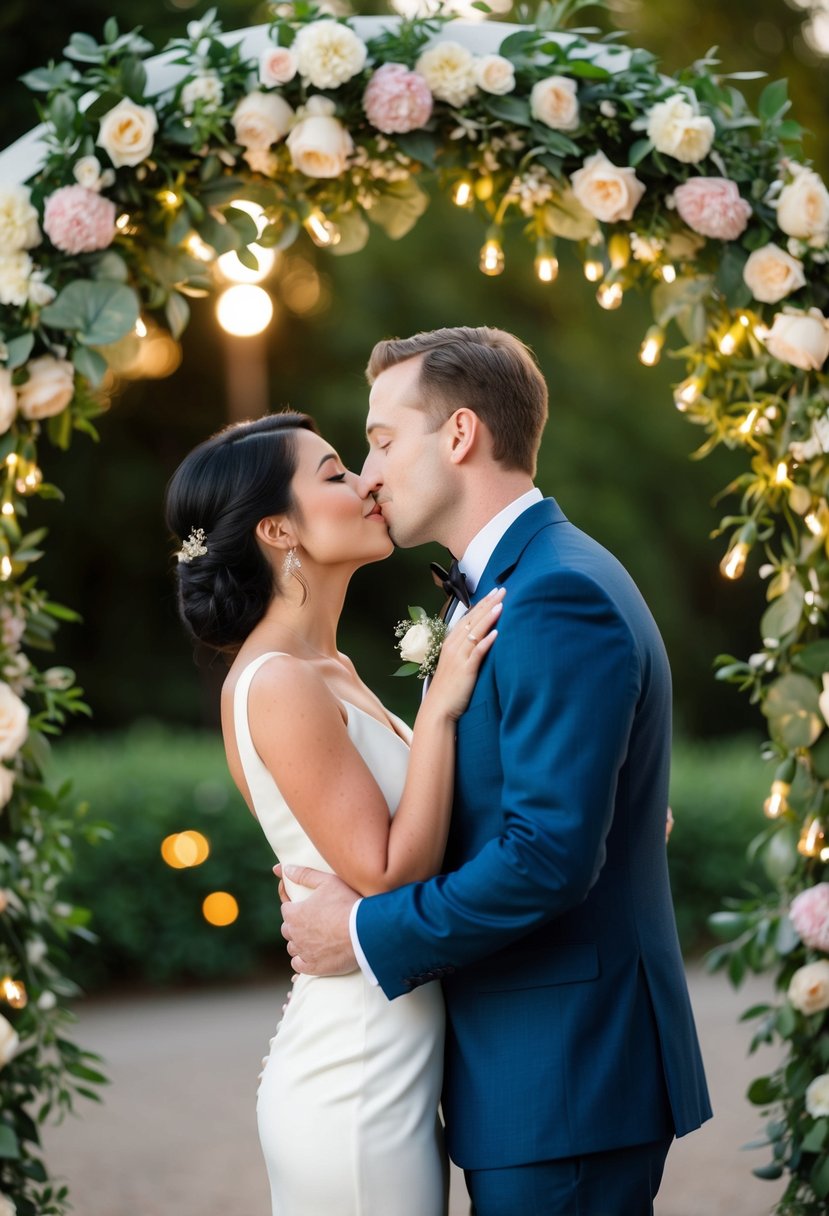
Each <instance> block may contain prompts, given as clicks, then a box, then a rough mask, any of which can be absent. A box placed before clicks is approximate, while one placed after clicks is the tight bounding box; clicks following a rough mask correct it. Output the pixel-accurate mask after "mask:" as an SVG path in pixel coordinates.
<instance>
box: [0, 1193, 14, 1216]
mask: <svg viewBox="0 0 829 1216" xmlns="http://www.w3.org/2000/svg"><path fill="white" fill-rule="evenodd" d="M0 1216H17V1204H16V1203H15V1202H14V1200H13V1199H9V1197H8V1195H4V1194H2V1192H0Z"/></svg>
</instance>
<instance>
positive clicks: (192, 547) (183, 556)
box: [176, 528, 207, 562]
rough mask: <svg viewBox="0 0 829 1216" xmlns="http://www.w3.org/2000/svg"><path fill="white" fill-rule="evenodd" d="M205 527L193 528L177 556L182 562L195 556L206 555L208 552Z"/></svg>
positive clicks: (188, 560)
mask: <svg viewBox="0 0 829 1216" xmlns="http://www.w3.org/2000/svg"><path fill="white" fill-rule="evenodd" d="M204 542H205V535H204V528H191V529H190V535H189V536H188V537H187V539H186V540H185V542H184V544H183V545H182V546H181V548H180V549H179V551H178V553H177V554H176V557H177V558H178V560H179V561H180V562H191V561H192V560H193V558H194V557H204V555H205V553H206V552H207V545H206V544H205V543H204Z"/></svg>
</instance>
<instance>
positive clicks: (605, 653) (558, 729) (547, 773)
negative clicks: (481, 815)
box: [357, 571, 640, 998]
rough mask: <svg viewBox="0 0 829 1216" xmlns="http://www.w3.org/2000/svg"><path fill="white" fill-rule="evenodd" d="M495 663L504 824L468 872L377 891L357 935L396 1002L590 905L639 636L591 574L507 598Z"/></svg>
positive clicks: (624, 741)
mask: <svg viewBox="0 0 829 1216" xmlns="http://www.w3.org/2000/svg"><path fill="white" fill-rule="evenodd" d="M490 661H492V662H494V663H495V665H496V671H495V681H496V686H497V691H498V697H499V700H500V714H501V718H500V725H499V737H498V741H497V745H498V746H499V748H500V753H501V764H502V770H503V794H502V813H503V818H502V831H501V834H500V835H499V836H497V837H496V838H494V839H492V840H490V841H489V842H488V843H487V844H486V845H485V846H484V847H483V848H482V849H481V851H480V852H479V853H478V854H477V856H475V857H474V858H472V859H471V860H470V861H468V862H466V864H464V865H463V866H461V868H460V869H458V870H455V871H453V872H452V873H449V874H444V875H439V876H437V877H435V878H432V879H429V880H428V881H426V882H421V883H412V884H409V885H408V886H405V887H401V888H399V889H398V890H396V891H391V892H388V893H386V894H382V895H377V896H372V897H371V898H369V899H364V900H363V901H362V903H361V904H360V908H359V911H358V916H357V933H358V936H359V940H360V943H361V946H362V949H363V951H364V952H365V955H366V957H367V959H368V961H369V963H370V965H371V968H372V970H373V971H374V972H375V974H376V976H377V978H378V980H379V983H380V986H381V987H382V988H383V990H384V992H385V993H386V995H387V996H388V997H390V998H391V997H395V996H398V995H400V994H401V993H403V992H406V991H409V990H410V989H411V988H414V987H417V986H418V985H419V984H421V983H424V982H427V981H428V980H432V979H438V978H441V977H442V976H444V975H447V974H449V973H451V972H452V971H454V970H456V969H457V968H459V967H463V966H465V965H466V964H468V963H472V962H475V961H477V960H478V959H481V958H483V957H484V956H486V955H488V954H491V953H493V952H495V951H497V950H499V949H502V948H503V947H505V946H507V945H509V944H510V943H511V942H513V941H515V940H517V939H518V938H520V937H523V936H524V935H525V934H527V933H529V932H531V931H532V930H533V929H535V928H538V927H539V926H540V925H542V924H543V923H545V922H547V921H550V920H552V919H553V918H554V917H556V916H559V915H561V914H562V913H563V912H565V911H567V910H568V909H570V908H572V907H574V906H575V905H577V904H579V903H581V902H582V900H583V899H584V898H585V897H586V895H587V893H588V891H589V890H590V888H591V886H592V885H593V883H594V882H595V881H596V878H597V877H598V874H599V872H600V870H601V867H602V864H603V861H604V856H605V844H604V842H605V838H606V836H607V833H608V831H609V830H610V825H611V821H612V817H613V806H614V798H615V793H616V786H617V780H618V775H619V770H620V769H621V767H622V764H623V763H624V760H625V756H626V752H627V745H628V739H629V736H630V730H631V724H632V721H633V715H634V712H635V708H636V702H637V700H638V697H639V692H640V664H639V661H638V656H637V652H636V647H635V644H634V640H633V638H632V636H631V633H630V630H629V629H628V627H627V624H626V623H625V621H624V620H623V619H622V618H621V616H620V614H619V612H618V610H617V609H616V607H615V605H614V604H613V602H612V601H611V600H610V598H609V597H608V595H607V594H606V592H604V591H603V589H602V588H600V587H599V586H597V584H596V583H595V582H594V581H593V580H592V579H591V578H589V577H588V576H586V575H584V574H581V573H577V572H573V571H556V572H555V573H554V574H553V575H550V574H548V575H547V577H546V578H545V579H543V580H541V579H539V580H537V581H536V582H534V583H533V584H531V585H529V586H526V587H524V588H522V589H521V590H520V591H518V592H517V593H516V594H515V596H514V597H513V598H512V599H511V598H510V595H509V593H508V595H507V601H506V606H505V610H504V614H503V617H502V621H501V624H500V626H499V637H498V640H497V642H496V644H495V647H494V648H493V651H492V655H491V658H490Z"/></svg>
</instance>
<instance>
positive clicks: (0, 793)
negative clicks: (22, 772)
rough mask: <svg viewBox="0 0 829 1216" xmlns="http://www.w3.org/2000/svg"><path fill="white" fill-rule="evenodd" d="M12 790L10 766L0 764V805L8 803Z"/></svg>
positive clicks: (12, 782) (12, 779)
mask: <svg viewBox="0 0 829 1216" xmlns="http://www.w3.org/2000/svg"><path fill="white" fill-rule="evenodd" d="M13 790H14V773H13V772H12V771H11V769H10V768H6V766H5V764H0V807H4V806H6V805H7V804H8V802H9V801H10V800H11V796H12V791H13Z"/></svg>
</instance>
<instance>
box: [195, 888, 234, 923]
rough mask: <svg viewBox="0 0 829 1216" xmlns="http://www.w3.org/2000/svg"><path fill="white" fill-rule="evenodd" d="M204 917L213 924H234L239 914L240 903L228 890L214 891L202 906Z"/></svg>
mask: <svg viewBox="0 0 829 1216" xmlns="http://www.w3.org/2000/svg"><path fill="white" fill-rule="evenodd" d="M201 910H202V913H203V914H204V919H205V920H206V921H207V922H208V923H209V924H211V925H232V924H233V922H234V921H235V920H236V918H237V916H238V915H239V905H238V904H237V902H236V900H235V899H234V898H233V896H232V895H230V894H228V892H227V891H213V892H212V893H211V894H210V895H208V896H207V898H206V899H205V901H204V903H203V904H202V906H201Z"/></svg>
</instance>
